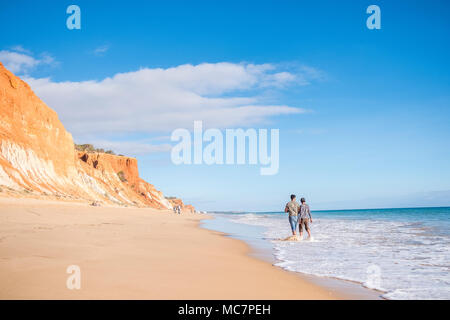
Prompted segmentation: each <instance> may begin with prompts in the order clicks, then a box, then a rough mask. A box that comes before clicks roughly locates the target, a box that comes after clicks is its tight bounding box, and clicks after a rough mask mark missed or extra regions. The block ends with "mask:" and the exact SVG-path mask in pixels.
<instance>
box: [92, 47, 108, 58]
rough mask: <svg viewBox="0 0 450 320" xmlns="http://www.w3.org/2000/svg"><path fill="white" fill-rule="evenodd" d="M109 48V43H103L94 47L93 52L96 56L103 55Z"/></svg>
mask: <svg viewBox="0 0 450 320" xmlns="http://www.w3.org/2000/svg"><path fill="white" fill-rule="evenodd" d="M108 50H109V45H103V46H100V47H97V48H95V50H94V54H95V55H96V56H103V55H104V54H105V53H106V52H107V51H108Z"/></svg>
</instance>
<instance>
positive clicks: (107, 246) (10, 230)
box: [0, 198, 345, 299]
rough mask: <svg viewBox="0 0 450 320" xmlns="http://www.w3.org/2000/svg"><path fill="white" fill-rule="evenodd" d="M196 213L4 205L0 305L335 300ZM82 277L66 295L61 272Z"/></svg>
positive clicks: (29, 202)
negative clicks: (72, 269)
mask: <svg viewBox="0 0 450 320" xmlns="http://www.w3.org/2000/svg"><path fill="white" fill-rule="evenodd" d="M205 218H207V216H205V215H199V214H183V215H176V214H174V213H172V212H170V211H160V210H156V209H147V208H125V207H123V208H122V207H105V206H102V207H91V206H89V205H88V204H85V203H66V202H57V201H47V200H35V199H14V198H0V283H1V287H0V299H339V298H345V297H343V296H341V295H338V294H336V292H335V291H333V290H329V289H327V288H324V287H321V286H318V285H316V284H313V283H311V282H310V281H307V280H306V279H302V278H301V277H300V276H298V275H297V274H294V273H290V272H287V271H284V270H281V269H279V268H276V267H274V266H272V265H271V264H270V263H267V262H265V261H261V260H258V259H256V258H254V257H251V256H249V255H248V253H249V250H250V248H249V247H248V246H247V245H246V244H245V243H244V242H242V241H239V240H236V239H232V238H229V237H224V236H223V234H221V233H219V232H215V231H210V230H206V229H202V228H200V227H199V222H200V221H201V219H205ZM70 265H77V266H79V267H80V270H81V289H80V290H76V289H73V290H69V289H68V288H67V286H66V281H67V278H68V277H69V276H70V275H69V274H68V273H66V269H67V267H68V266H70Z"/></svg>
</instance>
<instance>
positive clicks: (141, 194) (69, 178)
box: [0, 63, 193, 211]
mask: <svg viewBox="0 0 450 320" xmlns="http://www.w3.org/2000/svg"><path fill="white" fill-rule="evenodd" d="M0 186H4V187H6V188H8V190H12V191H17V192H23V191H26V192H27V193H33V194H36V195H39V194H42V195H44V194H45V195H53V196H57V197H58V198H68V199H83V200H87V201H99V202H104V203H115V204H122V205H135V206H150V207H154V208H160V209H171V208H172V207H173V204H172V202H171V201H169V200H167V199H166V198H165V197H164V195H163V194H162V192H160V191H158V190H156V188H155V187H154V186H153V185H151V184H149V183H147V182H146V181H144V180H143V179H141V178H140V177H139V171H138V164H137V160H136V159H135V158H129V157H125V156H116V155H111V154H106V153H87V152H80V151H76V150H75V148H74V143H73V139H72V135H71V134H70V133H68V132H67V131H66V130H65V128H64V126H63V125H62V123H61V122H60V121H59V119H58V115H57V114H56V112H55V111H53V110H52V109H50V108H49V107H48V106H47V105H46V104H45V103H44V102H42V101H41V100H40V99H39V98H38V97H37V96H36V95H35V94H34V92H33V91H32V90H31V88H30V87H29V86H28V84H27V83H25V82H24V81H22V80H21V79H19V78H18V77H16V76H15V75H14V74H12V73H11V72H10V71H8V70H7V69H6V68H5V67H4V66H3V65H2V64H1V63H0ZM185 207H186V208H188V210H189V211H191V210H193V208H192V207H191V206H185V205H184V204H183V208H185Z"/></svg>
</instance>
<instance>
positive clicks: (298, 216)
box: [284, 194, 312, 239]
mask: <svg viewBox="0 0 450 320" xmlns="http://www.w3.org/2000/svg"><path fill="white" fill-rule="evenodd" d="M300 202H301V205H300V204H299V203H298V202H297V201H296V199H295V194H291V201H289V202H288V203H287V204H286V207H285V208H284V212H287V213H289V223H290V224H291V229H292V234H293V235H294V236H296V235H297V232H296V231H297V225H298V226H299V231H300V239H301V238H302V237H303V227H305V230H306V232H307V233H308V238H311V230H310V228H309V224H310V223H312V217H311V212H310V211H309V205H307V204H306V200H305V198H301V199H300Z"/></svg>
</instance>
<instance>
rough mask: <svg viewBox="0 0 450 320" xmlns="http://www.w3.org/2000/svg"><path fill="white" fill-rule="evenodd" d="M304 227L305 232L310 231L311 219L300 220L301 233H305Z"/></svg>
mask: <svg viewBox="0 0 450 320" xmlns="http://www.w3.org/2000/svg"><path fill="white" fill-rule="evenodd" d="M303 226H305V230H306V231H309V219H300V223H299V226H298V227H299V229H300V232H302V231H303Z"/></svg>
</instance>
